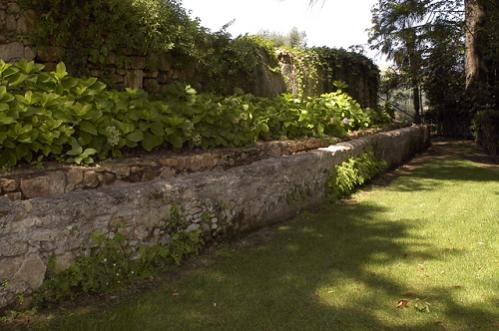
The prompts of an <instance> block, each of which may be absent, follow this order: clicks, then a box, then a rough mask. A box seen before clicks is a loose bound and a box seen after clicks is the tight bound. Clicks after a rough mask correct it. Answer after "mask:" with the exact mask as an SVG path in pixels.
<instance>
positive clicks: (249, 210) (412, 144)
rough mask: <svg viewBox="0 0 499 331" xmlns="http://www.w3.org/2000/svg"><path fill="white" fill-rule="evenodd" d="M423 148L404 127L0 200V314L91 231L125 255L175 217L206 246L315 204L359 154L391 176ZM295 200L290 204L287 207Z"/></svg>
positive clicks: (425, 139) (423, 140)
mask: <svg viewBox="0 0 499 331" xmlns="http://www.w3.org/2000/svg"><path fill="white" fill-rule="evenodd" d="M428 143H429V133H428V130H427V129H426V128H425V127H412V128H405V129H400V130H395V131H390V132H385V133H378V134H374V135H371V136H367V137H363V138H359V139H355V140H352V141H349V142H344V143H340V144H336V145H333V146H330V147H327V148H321V149H318V150H313V151H309V152H303V153H298V154H294V155H288V156H280V157H269V158H266V159H263V160H259V161H256V162H253V163H250V164H246V165H243V166H236V167H233V168H230V169H225V170H224V169H215V170H211V171H204V172H196V173H190V174H184V175H179V176H176V177H170V178H161V177H158V178H155V179H153V180H151V181H148V182H141V183H128V184H124V185H115V186H110V187H101V188H97V189H90V190H83V191H75V192H69V193H63V194H56V195H53V196H50V197H39V198H34V199H29V200H22V201H10V200H9V199H7V198H5V197H3V198H0V307H2V306H6V305H8V304H10V303H12V302H13V301H14V299H15V297H16V295H19V294H23V295H29V294H30V293H32V292H33V291H34V290H36V289H37V288H39V287H40V286H41V284H42V283H43V281H44V278H45V273H46V269H47V263H48V261H49V259H50V258H51V257H54V258H55V261H56V264H57V266H58V268H60V269H64V268H66V267H67V266H69V265H70V264H71V263H72V261H74V259H75V257H77V256H81V255H85V254H89V252H90V249H91V247H92V245H94V243H92V240H91V237H92V234H94V233H95V232H96V231H99V232H101V233H104V234H105V235H107V236H108V237H112V236H113V235H114V234H115V233H116V232H117V231H118V229H120V233H122V234H123V236H124V237H125V242H126V245H127V248H128V249H129V250H130V251H132V252H133V251H135V250H137V249H138V248H139V247H140V246H141V245H154V244H161V243H165V242H167V241H168V237H167V235H166V234H165V232H164V227H165V222H168V219H169V215H170V213H171V211H172V208H176V209H178V210H179V211H180V213H181V215H182V217H183V218H185V220H186V221H187V223H188V225H187V229H188V230H189V229H192V230H193V229H201V230H202V231H203V235H204V238H205V240H206V241H208V242H210V241H214V240H221V239H224V238H228V237H231V236H234V235H237V234H240V233H244V232H246V231H250V230H254V229H257V228H260V227H264V226H266V225H270V224H273V223H276V222H279V221H281V220H284V219H287V218H290V217H292V216H293V215H295V214H297V213H298V212H299V211H300V210H302V209H303V208H306V207H309V206H312V205H314V204H317V203H319V202H321V201H323V199H324V198H325V195H326V182H327V180H328V176H329V174H330V171H331V169H332V168H333V167H334V166H335V165H338V164H339V163H341V162H342V161H344V160H346V159H347V158H348V157H351V156H354V155H358V154H360V153H362V151H363V150H364V149H365V148H367V147H369V146H371V147H372V148H373V149H374V152H375V154H376V156H377V157H378V158H382V159H384V160H386V161H387V162H388V163H389V164H390V165H391V166H395V165H398V164H400V163H402V162H403V161H404V160H406V159H407V158H409V157H411V156H412V155H413V154H414V153H416V152H418V151H421V150H423V149H424V148H425V147H426V146H427V145H428ZM296 193H299V195H300V199H299V201H296V199H290V197H293V196H296Z"/></svg>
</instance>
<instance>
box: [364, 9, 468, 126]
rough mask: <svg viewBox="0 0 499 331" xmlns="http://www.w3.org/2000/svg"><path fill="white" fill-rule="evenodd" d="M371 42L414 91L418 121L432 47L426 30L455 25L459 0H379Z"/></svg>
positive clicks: (458, 11) (417, 120) (375, 11)
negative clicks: (392, 63) (422, 85)
mask: <svg viewBox="0 0 499 331" xmlns="http://www.w3.org/2000/svg"><path fill="white" fill-rule="evenodd" d="M372 12H373V27H372V29H371V36H370V43H371V47H372V48H373V49H378V50H380V51H381V52H383V53H384V54H386V55H388V57H389V58H391V59H393V60H394V62H395V64H396V65H397V67H398V68H399V70H400V71H401V72H402V74H403V75H404V76H405V77H406V79H407V81H408V82H409V85H410V87H411V89H412V92H413V93H412V94H413V105H414V110H415V121H416V122H420V111H421V98H420V94H421V91H420V89H421V84H422V83H423V78H424V77H423V73H424V70H423V69H424V68H423V65H424V58H425V57H427V56H428V54H429V53H430V52H431V49H432V43H431V41H430V40H429V39H428V35H429V32H431V31H433V29H434V28H435V26H437V25H446V26H451V27H453V28H454V27H455V26H456V23H457V22H459V20H460V15H459V13H460V12H461V11H460V6H459V1H458V0H380V1H379V2H378V4H377V5H376V6H375V7H374V8H373V10H372Z"/></svg>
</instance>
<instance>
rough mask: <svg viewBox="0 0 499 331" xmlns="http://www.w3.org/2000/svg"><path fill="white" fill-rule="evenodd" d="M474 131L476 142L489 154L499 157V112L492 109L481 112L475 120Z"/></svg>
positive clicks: (476, 115)
mask: <svg viewBox="0 0 499 331" xmlns="http://www.w3.org/2000/svg"><path fill="white" fill-rule="evenodd" d="M472 129H473V133H474V135H475V139H476V141H477V142H478V143H479V144H480V145H482V146H483V147H484V148H485V149H486V150H487V152H488V153H490V154H492V155H497V154H498V151H499V112H497V111H496V110H494V109H492V108H490V109H485V110H482V111H479V112H478V113H476V114H475V117H474V118H473V125H472Z"/></svg>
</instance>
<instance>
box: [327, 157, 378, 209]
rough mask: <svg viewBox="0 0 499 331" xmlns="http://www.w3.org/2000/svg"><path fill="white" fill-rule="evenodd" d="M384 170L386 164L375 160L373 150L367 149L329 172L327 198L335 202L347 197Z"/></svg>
mask: <svg viewBox="0 0 499 331" xmlns="http://www.w3.org/2000/svg"><path fill="white" fill-rule="evenodd" d="M386 168H387V163H386V162H385V161H383V160H378V159H376V157H375V156H374V152H373V150H372V149H368V150H366V151H365V152H364V153H362V154H360V155H359V156H356V157H352V158H350V159H348V160H347V161H345V162H342V163H341V164H339V165H338V166H336V167H335V168H334V169H333V170H332V171H331V174H330V178H329V180H328V184H327V185H328V187H327V191H328V197H329V198H330V199H331V200H332V201H335V200H337V199H341V198H343V197H345V196H348V195H349V194H351V193H353V192H354V190H355V189H356V188H357V187H359V186H362V185H364V184H365V183H367V182H368V181H369V180H370V179H372V178H373V177H375V176H376V175H378V174H380V173H381V172H383V171H384V170H385V169H386Z"/></svg>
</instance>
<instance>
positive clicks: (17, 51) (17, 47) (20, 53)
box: [0, 42, 24, 62]
mask: <svg viewBox="0 0 499 331" xmlns="http://www.w3.org/2000/svg"><path fill="white" fill-rule="evenodd" d="M23 57H24V45H23V44H22V43H20V42H13V43H10V44H6V45H0V58H1V59H3V60H4V61H8V62H11V61H16V60H19V59H22V58H23Z"/></svg>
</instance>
